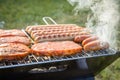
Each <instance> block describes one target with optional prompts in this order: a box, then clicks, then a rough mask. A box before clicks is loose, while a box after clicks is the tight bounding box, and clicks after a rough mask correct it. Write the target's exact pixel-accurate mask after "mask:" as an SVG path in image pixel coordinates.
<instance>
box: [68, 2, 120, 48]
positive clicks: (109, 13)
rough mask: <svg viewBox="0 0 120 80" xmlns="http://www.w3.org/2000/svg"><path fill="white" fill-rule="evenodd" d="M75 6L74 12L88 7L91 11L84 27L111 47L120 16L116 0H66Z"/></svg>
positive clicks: (113, 45) (113, 43)
mask: <svg viewBox="0 0 120 80" xmlns="http://www.w3.org/2000/svg"><path fill="white" fill-rule="evenodd" d="M68 2H69V3H70V4H71V5H72V6H75V8H74V10H73V11H74V12H75V15H77V13H78V11H80V10H83V9H88V10H90V11H91V13H90V14H89V15H87V16H88V19H87V22H86V24H85V25H86V27H87V28H90V29H92V30H93V32H94V33H95V34H97V35H98V36H99V37H100V39H102V40H104V41H107V42H109V44H110V45H111V47H115V46H116V27H117V25H118V23H119V20H120V16H119V11H118V5H117V2H116V0H68Z"/></svg>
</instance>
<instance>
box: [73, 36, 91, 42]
mask: <svg viewBox="0 0 120 80" xmlns="http://www.w3.org/2000/svg"><path fill="white" fill-rule="evenodd" d="M89 37H91V35H78V36H76V37H75V38H74V42H78V43H79V42H82V41H83V40H85V39H86V38H89Z"/></svg>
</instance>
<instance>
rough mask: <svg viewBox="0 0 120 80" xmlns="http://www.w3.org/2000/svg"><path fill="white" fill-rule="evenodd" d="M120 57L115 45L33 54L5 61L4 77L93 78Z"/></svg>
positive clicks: (2, 64) (32, 79) (1, 70)
mask: <svg viewBox="0 0 120 80" xmlns="http://www.w3.org/2000/svg"><path fill="white" fill-rule="evenodd" d="M54 23H55V22H54ZM55 24H56V23H55ZM119 57H120V52H119V50H116V49H112V48H109V49H105V50H99V51H91V52H87V53H86V52H84V51H82V53H77V54H75V55H70V56H61V57H57V56H52V57H47V56H41V57H36V56H34V55H32V54H30V55H28V56H27V57H26V58H24V59H23V60H20V61H1V62H0V79H17V80H18V79H23V80H24V79H25V80H26V79H27V80H28V79H29V80H35V79H43V80H46V79H47V80H51V79H53V80H59V79H60V80H62V79H65V80H66V79H68V80H70V79H72V78H76V77H80V78H81V79H85V78H89V79H90V78H91V77H94V76H95V75H97V74H98V73H99V72H100V71H101V70H103V69H104V68H105V67H107V66H108V65H110V64H111V63H112V62H113V61H115V60H116V59H117V58H119ZM58 78H59V79H58ZM92 80H93V78H92Z"/></svg>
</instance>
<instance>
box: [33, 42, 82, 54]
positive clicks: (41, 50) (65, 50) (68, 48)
mask: <svg viewBox="0 0 120 80" xmlns="http://www.w3.org/2000/svg"><path fill="white" fill-rule="evenodd" d="M31 49H32V50H33V52H34V54H35V55H37V56H40V55H44V56H63V55H72V54H76V53H78V52H81V50H82V47H81V46H80V45H78V44H76V43H74V42H73V41H56V42H42V43H37V44H34V45H33V46H32V47H31Z"/></svg>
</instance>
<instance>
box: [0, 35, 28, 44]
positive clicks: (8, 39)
mask: <svg viewBox="0 0 120 80" xmlns="http://www.w3.org/2000/svg"><path fill="white" fill-rule="evenodd" d="M3 43H22V44H25V45H30V40H29V39H28V38H27V37H21V36H7V37H0V44H3Z"/></svg>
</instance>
